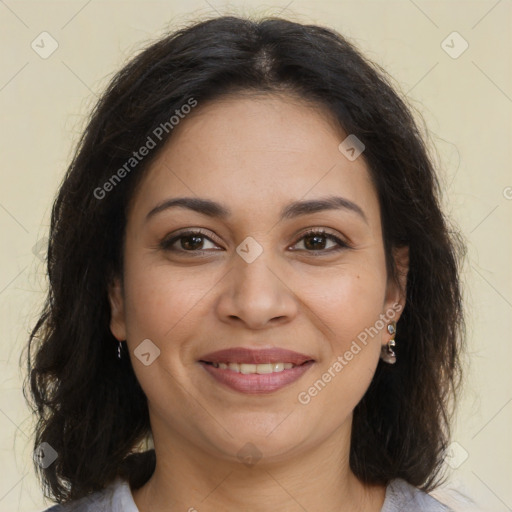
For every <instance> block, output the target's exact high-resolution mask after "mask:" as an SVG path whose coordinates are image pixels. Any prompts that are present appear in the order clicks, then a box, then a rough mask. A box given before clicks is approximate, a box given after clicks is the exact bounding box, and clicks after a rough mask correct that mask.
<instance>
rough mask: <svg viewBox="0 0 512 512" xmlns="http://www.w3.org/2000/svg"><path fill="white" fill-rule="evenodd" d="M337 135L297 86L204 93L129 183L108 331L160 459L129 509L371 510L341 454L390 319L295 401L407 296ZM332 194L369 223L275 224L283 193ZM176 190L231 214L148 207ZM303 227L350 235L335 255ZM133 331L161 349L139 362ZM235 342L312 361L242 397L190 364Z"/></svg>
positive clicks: (339, 214) (359, 164) (325, 217)
mask: <svg viewBox="0 0 512 512" xmlns="http://www.w3.org/2000/svg"><path fill="white" fill-rule="evenodd" d="M346 136H347V134H344V133H343V132H342V131H341V130H340V129H339V127H337V126H336V124H335V123H334V122H333V120H332V119H331V118H330V117H329V113H328V112H326V111H325V110H323V109H322V108H321V107H319V106H314V105H310V104H307V103H305V102H303V101H300V100H299V99H297V98H295V97H292V96H286V95H259V96H255V95H252V96H251V95H238V96H232V97H229V98H224V99H222V100H215V101H213V102H210V103H207V104H205V105H198V107H197V108H196V109H195V110H193V112H192V113H191V114H189V115H188V116H187V118H186V119H185V120H183V121H181V123H180V124H179V125H178V126H177V127H175V129H174V131H173V136H172V138H171V139H170V141H169V142H168V143H167V144H166V146H165V147H164V148H163V151H162V152H161V153H160V154H159V156H158V158H157V159H156V160H155V161H154V162H153V163H152V165H151V167H150V168H149V170H148V172H147V174H146V176H145V177H144V178H143V180H142V182H141V183H140V186H139V187H138V189H137V190H136V192H135V195H134V197H133V200H132V202H131V205H130V208H129V213H128V218H127V226H126V241H125V248H124V255H125V267H124V269H123V276H122V280H120V279H117V280H115V281H114V282H113V284H112V286H111V287H110V289H109V297H110V303H111V309H112V316H111V330H112V333H113V334H114V336H115V337H116V338H117V339H118V340H126V341H127V344H128V349H129V352H130V357H131V359H132V364H133V367H134V370H135V373H136V376H137V379H138V380H139V382H140V384H141V386H142V388H143V390H144V392H145V394H146V395H147V397H148V404H149V413H150V420H151V428H152V433H153V439H154V445H155V451H156V455H157V465H156V470H155V472H154V474H153V476H152V477H151V479H150V480H149V481H148V482H147V483H146V484H145V485H144V486H143V487H141V488H140V489H137V490H133V491H132V494H133V496H134V500H135V503H136V505H137V507H138V508H139V510H140V511H141V512H149V511H152V512H159V511H173V512H174V511H178V510H183V511H186V510H189V511H190V512H192V511H193V510H198V511H200V512H214V511H215V512H217V511H219V510H226V511H235V510H236V511H239V510H251V511H254V512H260V511H268V510H282V511H288V512H292V511H293V512H295V511H304V510H309V511H312V510H318V509H319V504H321V509H322V510H324V511H333V512H334V511H336V512H345V511H347V512H348V511H352V512H353V511H358V510H365V511H367V512H368V511H370V512H372V511H375V512H377V511H379V510H380V509H381V507H382V504H383V501H384V497H385V487H384V486H369V485H366V484H363V483H362V482H360V481H359V480H358V479H357V478H356V477H355V475H354V474H353V473H352V471H351V469H350V467H349V450H350V432H351V425H352V412H353V409H354V407H355V406H356V405H357V403H358V402H359V401H360V400H361V398H362V396H363V395H364V393H365V391H366V389H367V388H368V386H369V384H370V381H371V379H372V376H373V375H374V372H375V369H376V366H377V363H378V361H379V357H380V353H381V346H382V345H384V344H386V343H387V341H388V340H389V339H390V335H389V334H388V333H387V331H386V329H385V327H384V328H382V329H381V330H380V331H379V334H378V335H376V336H374V337H371V338H370V339H369V341H368V343H367V345H366V346H363V345H361V347H362V350H361V351H360V352H359V353H358V354H357V355H355V356H354V358H353V359H352V360H351V361H350V362H349V363H348V364H347V365H346V366H344V368H343V370H342V371H341V372H338V373H336V377H335V378H333V379H332V380H331V382H329V383H328V384H327V385H326V386H325V387H324V388H323V389H322V390H321V392H320V393H318V394H317V396H315V397H314V398H312V399H311V401H310V402H309V403H308V404H307V405H304V404H302V403H300V402H299V401H298V399H297V397H298V394H299V393H300V392H302V391H307V389H308V388H309V387H310V386H311V385H312V384H313V383H314V382H315V381H317V380H318V379H319V378H320V377H321V376H322V374H323V373H324V372H326V371H327V370H328V369H329V367H332V365H333V363H334V361H336V358H337V357H338V356H339V355H343V354H344V353H345V352H346V351H347V350H348V349H349V348H350V346H351V343H352V342H353V341H354V340H356V339H357V335H358V334H359V333H361V332H362V331H364V329H365V328H367V327H370V326H374V325H375V323H376V321H377V320H378V319H379V315H381V314H385V313H386V311H389V310H390V308H392V306H393V305H395V307H396V305H400V306H401V307H402V308H403V306H404V305H405V300H404V295H405V279H406V273H407V268H408V267H407V265H408V255H407V249H406V248H405V249H401V250H400V251H397V252H396V253H395V258H396V262H397V264H398V265H399V266H400V268H401V270H402V278H401V279H402V281H401V282H400V283H395V282H394V281H392V280H391V279H389V278H388V276H387V273H386V266H385V256H384V246H383V241H382V231H381V218H380V211H379V203H378V198H377V195H376V192H375V189H374V187H373V185H372V183H371V181H370V175H369V172H368V168H367V166H366V163H365V161H364V158H363V157H359V158H357V159H356V160H355V161H350V160H348V159H347V158H346V157H345V156H344V155H343V154H342V153H341V152H340V151H339V150H338V145H339V144H340V142H341V141H342V140H343V139H344V138H345V137H346ZM334 193H336V195H340V196H343V197H345V198H347V199H349V200H351V201H353V202H354V203H357V205H358V206H359V207H360V208H361V209H362V210H363V212H364V214H365V216H366V219H367V220H366V221H365V220H363V218H362V217H361V216H359V215H357V214H356V213H354V212H352V211H350V210H325V211H322V212H317V213H313V214H308V215H305V216H301V217H297V218H293V219H288V220H281V221H280V220H279V213H280V211H281V209H282V208H283V207H284V206H285V205H287V204H288V203H289V202H291V201H296V200H308V199H318V198H324V197H326V196H329V195H333V194H334ZM182 196H187V197H194V196H197V197H201V198H207V199H211V200H214V201H217V202H219V203H221V204H223V205H224V206H225V207H227V208H229V209H230V210H231V211H232V216H231V217H230V218H228V219H226V220H221V219H217V218H211V217H208V216H206V215H203V214H200V213H197V212H194V211H192V210H189V209H186V208H171V209H168V210H164V211H162V212H160V213H158V214H156V215H154V216H152V217H151V218H150V219H149V220H147V221H146V220H145V219H146V215H147V214H148V212H149V211H151V210H152V209H153V208H154V207H155V206H156V205H158V204H160V203H161V202H162V201H165V200H167V199H170V198H176V197H182ZM192 228H194V229H196V228H202V229H203V231H205V232H206V233H207V235H206V237H205V238H202V239H200V240H199V243H198V244H197V243H196V245H195V246H193V244H192V242H191V240H190V238H188V239H187V238H182V239H178V240H177V241H176V242H175V243H174V246H173V247H174V248H175V249H176V250H175V251H174V252H173V251H171V250H164V249H163V248H161V247H159V244H160V243H161V242H162V240H164V239H166V238H169V235H172V234H177V232H178V231H184V230H185V229H192ZM311 228H318V229H320V228H324V229H325V230H327V231H328V232H329V233H330V234H333V235H335V236H337V237H338V238H340V239H341V240H342V241H350V243H351V246H350V247H348V248H342V249H341V250H340V251H337V252H332V249H331V248H333V247H337V244H336V243H335V242H333V241H331V240H329V239H328V238H321V239H320V241H319V243H320V245H316V246H315V245H312V244H314V240H312V237H311V236H310V237H306V238H304V237H303V234H304V232H305V231H308V230H309V229H311ZM199 236H203V235H199ZM248 236H251V237H253V238H254V239H255V240H256V241H257V242H258V243H259V244H260V246H261V247H262V249H263V252H262V254H261V255H259V256H258V257H257V258H256V259H255V261H253V262H252V263H247V262H246V261H245V260H244V259H242V258H241V257H240V256H239V255H238V253H237V252H236V248H237V246H238V245H239V244H241V242H242V241H244V239H245V238H246V237H248ZM201 240H202V243H201ZM187 243H188V244H189V245H187ZM322 244H323V245H322ZM191 245H192V249H190V247H191ZM293 248H295V250H293ZM187 249H188V252H187ZM314 249H318V250H319V251H323V253H322V252H320V253H319V254H316V255H315V254H312V252H313V250H314ZM194 250H195V254H196V255H195V256H194V253H193V251H194ZM200 250H203V251H205V252H204V254H203V255H200V254H198V252H199V251H200ZM322 254H323V255H322ZM398 318H399V314H396V316H395V317H394V320H395V321H398ZM144 339H150V340H151V341H152V342H153V343H154V344H155V345H156V346H157V347H158V348H159V349H160V351H161V352H160V356H159V357H157V358H156V359H155V360H154V361H153V362H152V363H151V364H150V365H148V366H145V365H144V364H142V363H141V362H140V361H139V359H138V358H137V357H135V356H134V350H135V349H136V348H137V346H138V345H139V344H140V343H141V341H142V340H144ZM235 346H244V347H251V348H269V347H282V348H286V349H290V350H294V351H297V352H301V353H304V354H308V355H310V356H311V357H312V358H313V359H315V363H314V365H313V366H312V367H311V368H310V369H309V370H308V371H307V372H306V373H305V374H304V375H302V376H301V377H300V379H299V380H297V381H295V382H294V383H292V384H289V385H288V386H285V387H284V388H282V389H280V390H278V391H275V392H272V393H270V394H260V395H255V394H252V395H250V394H243V393H239V392H236V391H234V390H232V389H230V388H227V387H225V386H223V385H222V384H220V383H217V381H216V380H214V379H213V378H212V377H211V376H210V375H209V374H208V373H207V372H206V371H205V370H204V368H203V367H202V366H201V365H200V364H199V363H198V359H200V357H201V356H202V355H205V354H207V353H208V352H212V351H214V350H219V349H224V348H229V347H235ZM248 442H250V443H252V444H253V445H255V446H256V447H257V450H258V453H259V454H260V455H261V459H260V460H258V461H257V462H256V463H254V464H252V465H245V464H242V463H241V461H240V460H239V458H238V456H237V453H238V452H239V450H240V449H241V448H242V447H244V446H245V445H246V443H248Z"/></svg>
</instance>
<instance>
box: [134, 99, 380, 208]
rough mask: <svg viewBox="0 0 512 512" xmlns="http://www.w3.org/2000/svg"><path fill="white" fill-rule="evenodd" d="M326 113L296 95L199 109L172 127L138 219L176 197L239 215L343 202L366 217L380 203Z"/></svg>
mask: <svg viewBox="0 0 512 512" xmlns="http://www.w3.org/2000/svg"><path fill="white" fill-rule="evenodd" d="M346 136H347V134H346V133H344V132H343V130H342V129H341V128H340V127H339V126H338V125H337V124H336V122H335V120H334V118H333V116H331V115H330V113H329V112H328V111H327V109H326V108H325V107H321V106H318V105H315V104H308V103H306V102H304V101H301V100H299V99H297V98H295V97H293V96H285V95H258V96H254V95H252V96H248V95H239V96H234V97H228V98H223V99H219V100H215V101H211V102H209V103H207V104H205V105H201V104H198V106H197V107H196V108H195V109H194V110H193V111H192V113H191V114H189V115H188V116H187V117H185V118H184V119H183V120H181V121H180V124H179V125H178V126H177V127H175V128H174V130H173V133H172V136H171V138H170V139H169V141H168V142H167V143H166V146H165V147H164V148H162V150H161V152H160V154H159V155H158V158H157V159H155V161H154V162H153V163H152V165H151V166H150V168H149V169H148V171H147V173H146V176H145V177H144V178H143V180H142V182H141V184H140V186H139V187H138V190H137V192H136V194H135V197H134V202H133V209H132V211H133V213H134V214H136V215H138V214H141V215H142V214H143V212H145V213H147V211H149V210H151V208H152V207H154V205H155V203H158V202H161V201H164V200H167V199H169V198H172V197H178V196H184V195H185V196H194V195H196V196H198V197H208V198H209V199H212V200H214V201H217V202H220V203H224V204H228V205H229V209H230V210H232V211H233V212H235V213H236V214H237V215H243V214H244V212H245V213H246V214H247V215H248V216H249V215H252V214H253V213H255V212H257V211H258V210H260V211H261V210H262V209H264V210H265V211H266V212H270V211H272V210H275V212H276V215H277V213H278V212H279V211H280V210H281V205H282V204H284V203H288V202H290V201H293V200H298V199H315V198H318V197H324V196H326V195H342V196H343V197H346V198H347V199H349V200H351V201H354V202H356V203H357V204H358V205H359V206H361V208H362V209H364V210H365V213H366V214H367V216H369V217H372V216H375V215H377V216H378V204H377V197H376V193H375V190H374V187H373V184H372V182H371V180H370V175H369V171H368V168H367V166H366V163H365V161H364V159H363V158H362V157H359V158H357V159H356V160H354V161H350V160H348V159H347V158H346V157H345V156H344V155H343V154H342V153H341V152H340V151H339V149H338V146H339V144H340V143H341V142H342V141H343V140H344V139H345V137H346Z"/></svg>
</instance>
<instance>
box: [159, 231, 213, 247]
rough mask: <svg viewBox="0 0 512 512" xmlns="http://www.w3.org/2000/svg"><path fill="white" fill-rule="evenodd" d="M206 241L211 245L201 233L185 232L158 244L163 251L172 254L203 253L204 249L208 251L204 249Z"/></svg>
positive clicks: (208, 239)
mask: <svg viewBox="0 0 512 512" xmlns="http://www.w3.org/2000/svg"><path fill="white" fill-rule="evenodd" d="M207 241H208V242H211V243H212V244H213V242H212V240H211V239H210V238H209V237H207V236H206V235H205V234H204V233H203V232H201V231H186V232H183V233H180V234H178V235H175V236H173V237H171V238H168V239H164V240H163V241H162V242H161V243H160V247H161V248H162V249H163V250H164V251H172V252H203V251H204V250H205V249H209V248H208V247H207V248H205V247H204V244H205V243H207ZM214 245H215V244H214Z"/></svg>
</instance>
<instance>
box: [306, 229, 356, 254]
mask: <svg viewBox="0 0 512 512" xmlns="http://www.w3.org/2000/svg"><path fill="white" fill-rule="evenodd" d="M301 240H304V242H303V243H304V248H305V249H301V250H306V251H307V252H313V253H317V252H320V253H329V252H336V251H340V250H342V249H344V248H348V247H349V245H348V244H347V243H345V242H343V241H342V240H340V239H339V238H338V237H337V236H334V235H333V234H331V233H327V232H326V231H323V230H319V231H308V232H307V233H304V234H303V235H302V237H301V238H300V240H299V241H301ZM328 241H331V242H333V243H334V247H330V248H327V249H326V245H327V242H328Z"/></svg>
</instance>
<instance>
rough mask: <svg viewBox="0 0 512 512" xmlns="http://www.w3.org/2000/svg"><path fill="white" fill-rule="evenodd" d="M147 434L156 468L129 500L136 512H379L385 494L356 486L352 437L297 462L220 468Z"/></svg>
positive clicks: (185, 446)
mask: <svg viewBox="0 0 512 512" xmlns="http://www.w3.org/2000/svg"><path fill="white" fill-rule="evenodd" d="M152 427H153V437H154V441H155V453H156V454H157V460H156V467H155V471H154V473H153V475H152V476H151V478H150V479H149V480H148V482H147V483H146V484H145V485H144V486H142V487H141V488H140V489H137V490H134V491H133V492H132V494H133V497H134V501H135V503H136V505H137V507H138V509H139V511H140V512H149V511H151V512H175V511H178V510H186V511H189V512H194V511H197V512H217V511H218V510H225V511H235V510H236V511H239V510H248V509H249V507H250V510H251V512H267V511H268V510H280V511H282V512H304V510H318V509H319V505H321V509H322V510H324V511H332V512H349V511H350V512H356V511H359V510H361V511H362V510H364V511H366V512H379V511H380V510H381V507H382V504H383V502H384V496H385V487H384V486H370V485H366V484H363V483H362V482H360V481H359V480H358V479H357V478H356V476H355V475H354V474H353V473H352V471H351V470H350V466H349V447H350V429H349V428H348V429H347V428H341V429H339V430H338V431H336V432H334V433H333V435H332V436H331V437H330V438H328V439H326V440H324V442H323V443H321V444H320V445H315V446H314V447H313V448H307V447H304V448H303V449H302V450H301V451H300V454H299V453H298V454H297V455H296V456H290V457H287V458H286V459H285V458H282V459H281V460H275V459H273V460H269V459H267V458H266V457H264V456H263V457H262V458H261V459H260V460H259V461H257V462H255V463H254V464H252V465H246V464H243V463H241V462H239V461H236V462H233V461H231V460H224V459H222V458H221V457H219V455H218V454H217V455H215V454H213V453H212V454H208V453H205V450H202V449H199V448H198V447H197V446H195V445H193V444H191V443H189V442H188V441H187V439H186V438H184V437H182V436H179V435H177V433H176V432H174V433H173V435H172V436H171V437H167V436H166V437H163V436H159V435H158V432H159V429H158V428H156V429H155V425H152Z"/></svg>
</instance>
